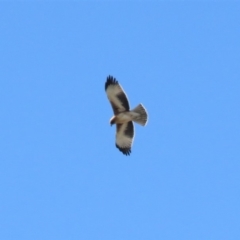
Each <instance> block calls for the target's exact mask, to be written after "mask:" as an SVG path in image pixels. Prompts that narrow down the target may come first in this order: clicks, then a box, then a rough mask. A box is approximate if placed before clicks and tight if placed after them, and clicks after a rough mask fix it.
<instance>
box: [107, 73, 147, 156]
mask: <svg viewBox="0 0 240 240" xmlns="http://www.w3.org/2000/svg"><path fill="white" fill-rule="evenodd" d="M105 91H106V93H107V97H108V99H109V101H110V103H111V105H112V108H113V112H114V116H113V117H112V118H111V119H110V124H111V125H113V124H116V126H117V132H116V147H117V148H118V149H119V150H120V151H121V152H122V153H123V154H125V155H130V153H131V146H132V142H133V138H134V125H133V121H134V122H136V123H138V124H140V125H142V126H144V125H146V123H147V118H148V116H147V112H146V110H145V108H144V107H143V105H142V104H139V105H138V106H137V107H135V108H134V109H132V110H130V107H129V102H128V99H127V96H126V94H125V92H124V91H123V88H122V87H121V86H120V84H119V83H118V81H117V80H116V79H115V78H113V77H112V76H109V77H107V81H106V83H105Z"/></svg>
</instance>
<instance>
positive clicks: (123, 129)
mask: <svg viewBox="0 0 240 240" xmlns="http://www.w3.org/2000/svg"><path fill="white" fill-rule="evenodd" d="M133 138H134V126H133V122H132V121H130V122H127V123H123V124H117V133H116V147H117V148H118V149H119V151H121V152H122V153H123V154H125V155H130V153H131V147H132V142H133Z"/></svg>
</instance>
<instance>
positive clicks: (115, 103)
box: [105, 76, 129, 115]
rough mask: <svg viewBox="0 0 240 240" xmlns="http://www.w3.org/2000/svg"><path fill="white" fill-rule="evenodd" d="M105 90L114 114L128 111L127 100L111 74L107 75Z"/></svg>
mask: <svg viewBox="0 0 240 240" xmlns="http://www.w3.org/2000/svg"><path fill="white" fill-rule="evenodd" d="M105 91H106V93H107V97H108V99H109V101H110V103H111V105H112V108H113V112H114V114H115V115H116V114H118V113H120V112H125V111H129V102H128V99H127V96H126V94H125V92H124V91H123V88H122V87H121V86H120V84H119V83H118V81H117V80H116V79H115V78H113V77H112V76H108V77H107V81H106V83H105Z"/></svg>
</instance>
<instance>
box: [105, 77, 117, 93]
mask: <svg viewBox="0 0 240 240" xmlns="http://www.w3.org/2000/svg"><path fill="white" fill-rule="evenodd" d="M112 84H118V81H117V80H116V78H114V77H113V76H110V75H109V76H108V77H107V81H106V83H105V90H107V88H108V86H109V85H112Z"/></svg>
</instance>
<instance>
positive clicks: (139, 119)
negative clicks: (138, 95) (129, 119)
mask: <svg viewBox="0 0 240 240" xmlns="http://www.w3.org/2000/svg"><path fill="white" fill-rule="evenodd" d="M132 112H134V113H138V114H137V116H136V117H134V118H133V121H134V122H136V123H138V124H140V125H142V126H144V125H146V123H147V120H148V115H147V111H146V109H145V108H144V107H143V105H142V104H139V105H138V106H137V107H135V108H134V109H133V110H132Z"/></svg>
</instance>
